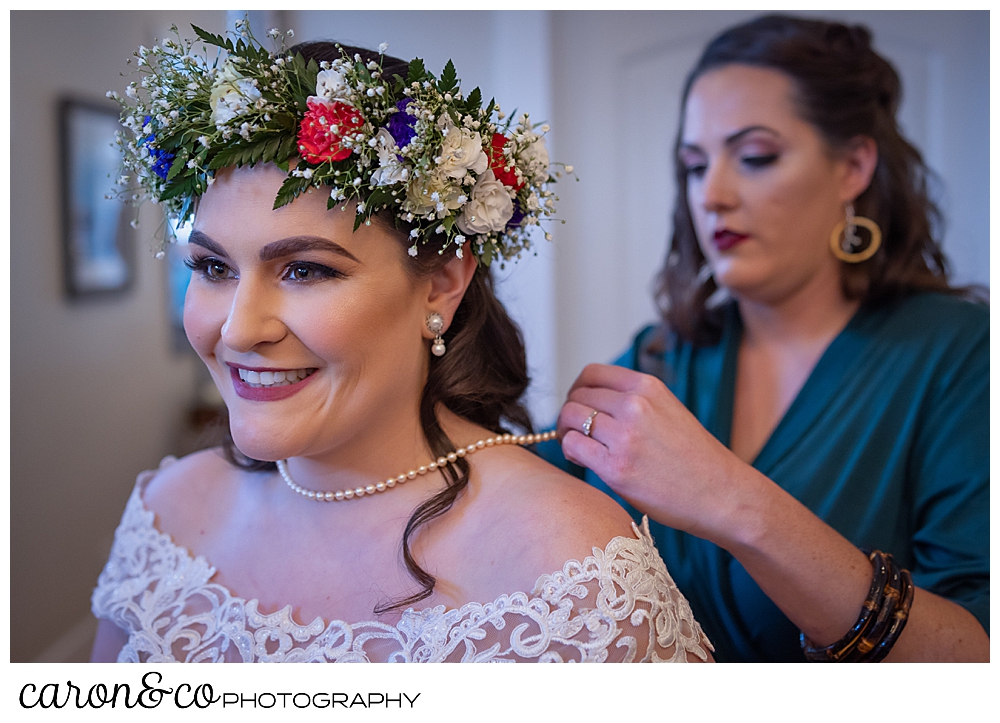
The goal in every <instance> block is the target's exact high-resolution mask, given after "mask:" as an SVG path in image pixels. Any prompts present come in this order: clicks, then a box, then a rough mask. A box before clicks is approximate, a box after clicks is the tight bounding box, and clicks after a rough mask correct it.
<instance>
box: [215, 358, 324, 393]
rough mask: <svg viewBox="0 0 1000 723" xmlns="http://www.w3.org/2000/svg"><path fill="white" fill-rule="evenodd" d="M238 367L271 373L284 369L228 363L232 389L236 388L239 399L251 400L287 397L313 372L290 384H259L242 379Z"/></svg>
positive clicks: (304, 382) (299, 389) (298, 388)
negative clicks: (256, 367) (239, 365)
mask: <svg viewBox="0 0 1000 723" xmlns="http://www.w3.org/2000/svg"><path fill="white" fill-rule="evenodd" d="M240 369H244V370H249V371H253V372H256V373H257V374H262V373H263V374H268V373H270V374H272V375H273V373H274V372H276V371H281V372H284V371H285V370H276V369H263V370H262V369H251V368H250V367H238V366H233V365H232V364H230V365H229V376H230V377H231V378H232V380H233V389H235V390H236V394H237V395H238V396H239V397H240V398H241V399H248V400H250V401H252V402H277V401H279V400H281V399H287V398H288V397H290V396H292V395H293V394H296V393H297V392H299V391H301V390H302V388H303V387H304V386H305V385H306V384H307V383H308V382H309V380H310V379H312V378H313V376H314V373H315V370H313V373H311V374H309V376H307V377H306V378H305V379H298V381H295V382H292V383H291V384H282V385H280V386H260V385H254V384H251V383H249V382H246V381H244V380H243V379H242V378H241V377H240ZM288 373H292V371H291V370H288Z"/></svg>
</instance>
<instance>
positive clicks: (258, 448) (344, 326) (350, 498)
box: [92, 27, 712, 662]
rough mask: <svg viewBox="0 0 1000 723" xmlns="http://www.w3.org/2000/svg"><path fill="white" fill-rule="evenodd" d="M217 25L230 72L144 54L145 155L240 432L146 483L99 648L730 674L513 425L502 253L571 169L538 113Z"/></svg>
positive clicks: (612, 509) (136, 112) (370, 58)
mask: <svg viewBox="0 0 1000 723" xmlns="http://www.w3.org/2000/svg"><path fill="white" fill-rule="evenodd" d="M196 32H198V34H199V38H200V42H207V43H210V44H215V45H219V46H221V47H224V48H226V49H227V51H228V58H227V60H225V62H224V63H222V64H221V66H220V67H218V68H214V67H211V64H210V63H206V62H205V61H204V60H203V59H202V58H199V57H197V56H194V55H192V54H191V52H190V51H191V44H190V43H187V42H183V41H170V42H169V43H165V44H164V45H162V46H157V48H154V49H152V50H146V49H140V53H139V61H140V69H141V70H143V71H144V72H145V73H146V76H145V77H146V78H151V79H152V80H147V81H146V82H145V83H143V82H140V83H137V84H134V85H133V86H132V88H131V89H130V93H129V100H125V99H121V102H122V104H123V108H124V113H123V118H124V122H125V124H126V125H127V126H129V127H131V128H132V130H133V134H132V135H133V136H134V137H133V138H125V137H124V136H123V137H122V140H121V142H122V144H123V147H124V148H125V153H126V164H127V166H128V167H129V168H130V169H131V170H132V171H133V172H134V173H135V174H136V176H137V177H138V179H139V182H140V183H141V185H142V188H143V190H144V191H145V192H146V194H147V195H149V196H150V197H152V198H154V199H156V200H158V201H160V202H161V204H162V205H164V207H165V209H166V211H167V213H168V215H171V216H173V217H174V218H176V219H178V220H180V221H184V220H186V219H187V218H188V217H191V216H193V231H192V233H191V236H190V246H189V248H190V249H191V251H190V258H189V260H188V263H189V266H190V267H191V268H192V270H193V274H192V279H191V283H190V287H189V290H188V295H187V300H186V305H185V314H184V324H185V330H186V332H187V335H188V338H189V339H190V341H191V344H192V346H193V347H194V349H195V350H196V351H197V353H198V355H199V356H200V357H201V359H202V360H203V361H204V363H205V364H206V365H207V367H208V369H209V371H210V372H211V374H212V377H213V379H214V381H215V383H216V385H217V386H218V388H219V390H220V392H221V394H222V396H223V398H224V399H225V401H226V405H227V407H228V409H229V420H230V433H231V437H230V439H229V440H228V443H227V444H226V445H224V446H223V447H222V448H217V449H209V450H204V451H202V452H198V453H196V454H193V455H190V456H188V457H185V458H183V459H180V460H176V461H169V460H168V461H165V462H164V463H162V464H161V466H160V468H159V469H158V470H156V471H153V472H147V473H144V474H142V475H140V476H139V479H138V481H137V484H136V487H135V489H134V491H133V493H132V495H131V498H130V499H129V501H128V504H127V506H126V509H125V513H124V516H123V518H122V522H121V524H120V525H119V528H118V531H117V533H116V535H115V543H114V547H113V549H112V552H111V556H110V559H109V560H108V563H107V565H106V567H105V569H104V571H103V572H102V574H101V576H100V579H99V582H98V586H97V588H96V590H95V591H94V595H93V601H92V602H93V610H94V614H95V615H96V616H97V617H98V618H99V619H100V624H99V630H98V635H97V638H96V640H95V644H94V651H93V656H92V659H93V660H94V661H114V660H118V661H144V662H163V661H172V660H179V661H192V662H194V661H234V662H239V661H245V662H250V661H287V662H293V661H294V662H301V661H373V662H385V661H400V662H409V661H414V662H416V661H420V662H423V661H427V662H432V661H455V662H458V661H569V660H575V661H660V660H669V661H677V662H682V661H701V660H710V659H711V655H710V652H709V651H710V650H712V646H711V644H710V643H709V641H708V640H707V638H705V636H704V634H703V633H702V631H701V628H700V626H699V625H698V623H697V622H696V621H695V620H694V618H693V616H692V613H691V610H690V607H689V606H688V604H687V601H686V600H685V599H684V598H683V596H682V595H681V594H680V593H679V591H678V590H677V588H676V587H675V585H674V584H673V581H672V580H671V578H670V576H669V574H668V573H667V570H666V568H665V567H664V566H663V563H662V561H661V559H660V558H659V556H658V554H657V552H656V550H655V548H654V547H653V544H652V542H651V540H650V538H649V533H648V531H647V530H646V529H645V527H636V526H634V525H633V524H632V522H631V520H630V518H629V516H628V515H627V514H626V513H625V512H624V511H623V510H622V509H621V508H620V507H619V506H618V505H617V504H615V503H614V502H613V501H612V500H611V499H610V498H608V497H606V496H604V495H603V494H602V493H600V492H598V491H596V490H594V489H593V488H590V487H588V486H586V485H584V484H583V483H582V482H579V481H577V480H576V479H574V478H571V477H569V476H568V475H566V474H564V473H562V472H560V471H558V470H557V469H556V468H554V467H551V466H549V465H548V464H547V463H545V462H543V461H541V460H540V459H539V458H537V457H536V456H535V455H533V454H531V453H530V452H529V451H527V450H526V449H524V448H523V447H524V446H526V445H530V444H532V443H534V442H536V441H542V440H543V439H549V438H551V434H550V433H549V434H539V435H535V434H526V435H523V436H522V435H512V434H511V433H509V432H508V429H509V426H510V425H514V426H516V427H521V428H525V429H528V430H529V431H530V420H529V418H528V415H527V413H526V411H525V409H524V407H523V406H522V405H521V404H520V402H519V399H520V397H521V395H522V393H523V392H524V390H525V388H526V386H527V383H528V378H527V374H526V365H525V357H524V349H523V346H522V342H521V337H520V333H519V331H518V330H517V328H516V326H515V325H514V324H513V322H512V321H511V320H510V319H509V318H508V316H507V314H506V312H505V311H504V309H503V307H502V306H501V305H500V303H499V302H498V301H497V299H496V297H495V296H494V294H493V288H492V281H491V277H490V274H489V269H488V264H489V262H490V261H491V260H493V259H494V258H497V257H499V258H510V257H512V256H515V255H517V253H518V252H519V251H521V250H523V249H524V248H525V247H526V245H527V243H528V241H529V239H528V234H527V230H528V229H529V228H530V226H532V225H536V224H537V223H538V221H539V220H540V219H542V218H543V217H544V216H545V215H547V214H548V213H549V212H550V211H551V191H550V190H549V185H550V184H551V183H553V182H555V180H556V177H555V174H551V175H550V169H549V161H548V154H547V152H545V148H544V141H543V140H542V138H541V136H540V135H539V134H538V133H536V132H535V130H534V129H533V128H532V127H531V125H530V124H529V123H528V121H527V117H524V118H523V119H522V121H521V122H520V123H519V124H518V125H516V126H510V125H508V126H502V125H497V123H498V120H499V119H501V118H502V115H501V114H500V113H499V109H497V108H495V107H494V106H493V104H492V103H491V104H489V105H488V106H485V107H483V106H482V101H481V98H480V95H479V93H478V90H477V91H474V92H473V93H470V94H468V96H463V95H462V94H461V91H460V89H459V86H458V82H457V79H456V78H455V77H454V69H453V68H452V67H451V64H450V63H449V65H448V67H446V68H445V70H444V72H443V73H442V74H441V77H440V78H435V77H434V76H433V75H431V74H430V73H427V72H426V71H425V70H424V69H423V66H422V63H420V62H419V61H413V62H412V63H410V64H409V65H407V64H405V63H403V62H402V61H398V60H395V59H393V58H390V57H388V56H385V55H383V52H384V48H380V52H379V53H373V52H370V51H364V50H361V49H355V48H343V49H341V48H340V47H339V46H334V45H332V44H328V43H312V44H307V45H303V46H297V47H296V48H292V49H291V50H290V51H285V50H279V52H278V53H277V54H276V55H270V54H268V53H267V52H266V51H263V50H261V49H260V48H259V46H258V45H257V44H256V43H255V42H254V41H253V40H252V38H249V37H246V35H245V36H244V39H243V41H242V42H241V43H237V44H235V45H234V44H233V43H232V41H229V40H226V39H224V38H221V37H218V36H212V35H210V34H208V33H204V32H203V31H200V30H198V29H196ZM243 32H244V33H247V31H246V29H245V27H244V28H243ZM397 75H398V76H399V77H398V78H397V77H395V76H397ZM143 88H146V89H148V90H147V93H146V94H144V93H143V91H142V89H143ZM289 129H291V130H289ZM289 138H291V139H293V140H292V142H289V140H288V139H289ZM195 210H196V213H195Z"/></svg>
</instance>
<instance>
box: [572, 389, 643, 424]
mask: <svg viewBox="0 0 1000 723" xmlns="http://www.w3.org/2000/svg"><path fill="white" fill-rule="evenodd" d="M627 400H628V395H627V394H624V393H622V392H617V391H615V390H613V389H607V388H605V387H580V388H578V389H574V390H572V391H571V392H570V393H569V396H568V397H567V399H566V401H567V402H576V403H577V404H582V405H583V406H585V407H590V408H591V409H599V410H600V411H602V412H604V413H605V414H607V415H608V416H611V417H615V418H616V419H623V418H624V416H625V415H624V414H622V411H623V409H624V407H625V405H626V404H627Z"/></svg>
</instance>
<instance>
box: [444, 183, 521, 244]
mask: <svg viewBox="0 0 1000 723" xmlns="http://www.w3.org/2000/svg"><path fill="white" fill-rule="evenodd" d="M513 215H514V202H513V201H512V200H511V198H510V194H509V193H508V192H507V187H506V186H505V185H503V184H502V183H501V182H500V181H498V180H497V179H496V176H494V175H493V171H487V172H486V173H484V174H483V175H481V176H480V177H479V180H477V181H476V185H475V187H473V189H472V197H471V198H470V199H469V201H468V203H466V204H465V206H464V207H463V208H462V214H461V215H460V216H459V217H458V221H457V224H458V227H459V228H460V229H461V230H462V233H466V234H469V235H475V234H481V233H489V232H490V231H503V230H504V229H505V228H506V227H507V222H508V221H510V219H511V216H513Z"/></svg>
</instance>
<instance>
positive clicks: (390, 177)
mask: <svg viewBox="0 0 1000 723" xmlns="http://www.w3.org/2000/svg"><path fill="white" fill-rule="evenodd" d="M375 143H376V145H375V151H376V152H377V153H378V168H376V169H375V171H374V173H372V180H371V183H372V185H373V186H391V185H392V184H394V183H399V182H400V181H405V180H406V179H407V177H408V176H409V171H408V170H407V169H406V167H405V166H404V165H403V164H402V163H400V162H399V157H398V156H397V155H396V154H397V153H399V149H398V148H396V141H395V140H394V139H393V137H392V135H391V134H390V133H389V131H387V130H386V129H385V128H381V129H379V132H378V133H376V134H375Z"/></svg>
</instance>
